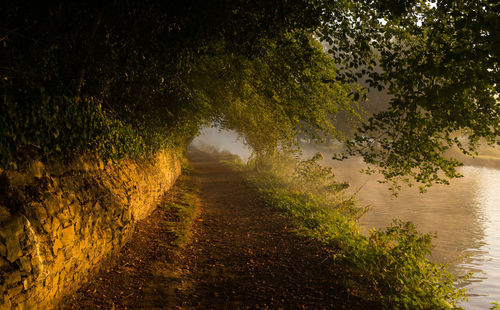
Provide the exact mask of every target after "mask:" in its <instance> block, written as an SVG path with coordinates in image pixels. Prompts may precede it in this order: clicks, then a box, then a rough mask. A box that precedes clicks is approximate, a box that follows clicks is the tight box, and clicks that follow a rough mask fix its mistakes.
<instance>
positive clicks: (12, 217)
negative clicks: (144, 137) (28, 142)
mask: <svg viewBox="0 0 500 310" xmlns="http://www.w3.org/2000/svg"><path fill="white" fill-rule="evenodd" d="M20 170H21V172H19V171H17V172H12V171H9V172H7V171H3V172H2V171H0V309H45V308H52V307H54V306H55V305H56V304H57V302H58V301H59V299H60V298H61V297H62V296H63V295H65V294H69V293H71V292H73V291H74V290H76V289H77V288H78V287H79V286H80V285H81V284H82V283H83V282H84V281H85V280H86V279H87V278H88V276H89V275H90V274H91V273H93V272H95V271H97V270H98V269H99V267H100V265H101V264H102V262H103V261H104V260H105V259H106V258H108V257H110V255H111V254H113V253H115V252H117V251H118V250H119V249H120V248H121V247H122V246H123V245H124V244H125V243H126V242H127V240H128V239H129V237H130V236H131V233H132V231H133V227H134V224H135V223H136V222H137V221H138V220H140V219H143V218H144V217H146V216H147V215H149V214H150V213H151V211H152V210H153V209H154V208H155V207H156V206H157V204H158V202H159V199H160V198H161V197H162V196H163V194H164V192H165V191H166V190H167V189H168V188H170V187H171V186H172V185H173V183H174V182H175V180H176V178H177V176H178V175H179V174H180V170H181V168H180V162H179V160H178V159H177V158H176V157H175V156H174V155H172V154H170V153H167V152H165V153H161V154H158V155H157V156H155V157H154V158H153V159H151V160H146V161H141V162H139V161H132V160H124V161H122V162H121V163H119V164H111V163H108V164H104V163H103V162H102V161H100V160H98V159H95V158H91V157H87V158H85V157H84V158H81V159H80V160H78V161H77V162H75V163H73V164H72V165H70V166H66V167H62V166H59V165H56V164H54V165H51V166H45V165H43V164H42V163H41V162H32V163H30V164H27V165H26V167H24V168H23V169H20Z"/></svg>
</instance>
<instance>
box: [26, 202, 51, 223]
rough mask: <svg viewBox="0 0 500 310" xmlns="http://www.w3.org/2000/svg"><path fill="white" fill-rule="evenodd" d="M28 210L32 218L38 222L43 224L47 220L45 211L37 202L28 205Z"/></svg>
mask: <svg viewBox="0 0 500 310" xmlns="http://www.w3.org/2000/svg"><path fill="white" fill-rule="evenodd" d="M28 210H29V212H30V213H31V214H32V215H33V217H34V218H35V219H36V220H38V221H40V222H43V221H45V220H46V219H47V210H46V209H45V207H44V206H43V205H42V204H41V203H39V202H32V203H30V204H29V206H28Z"/></svg>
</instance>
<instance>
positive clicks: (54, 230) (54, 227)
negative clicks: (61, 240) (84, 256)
mask: <svg viewBox="0 0 500 310" xmlns="http://www.w3.org/2000/svg"><path fill="white" fill-rule="evenodd" d="M60 226H61V222H59V220H58V219H57V217H54V218H53V219H52V227H51V229H52V231H51V233H52V235H53V236H57V231H58V230H59V227H60Z"/></svg>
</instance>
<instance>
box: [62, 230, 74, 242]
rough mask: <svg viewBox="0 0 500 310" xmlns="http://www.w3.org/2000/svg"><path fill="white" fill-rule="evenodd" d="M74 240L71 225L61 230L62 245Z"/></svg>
mask: <svg viewBox="0 0 500 310" xmlns="http://www.w3.org/2000/svg"><path fill="white" fill-rule="evenodd" d="M74 240H75V229H74V227H73V225H71V226H68V227H66V228H63V229H62V232H61V242H62V244H63V245H68V244H71V243H72V242H73V241H74Z"/></svg>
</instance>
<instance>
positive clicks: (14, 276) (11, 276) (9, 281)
mask: <svg viewBox="0 0 500 310" xmlns="http://www.w3.org/2000/svg"><path fill="white" fill-rule="evenodd" d="M18 282H21V272H20V271H19V270H15V271H12V272H10V273H8V274H7V275H6V278H5V284H6V285H7V286H13V285H14V284H16V283H18Z"/></svg>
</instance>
